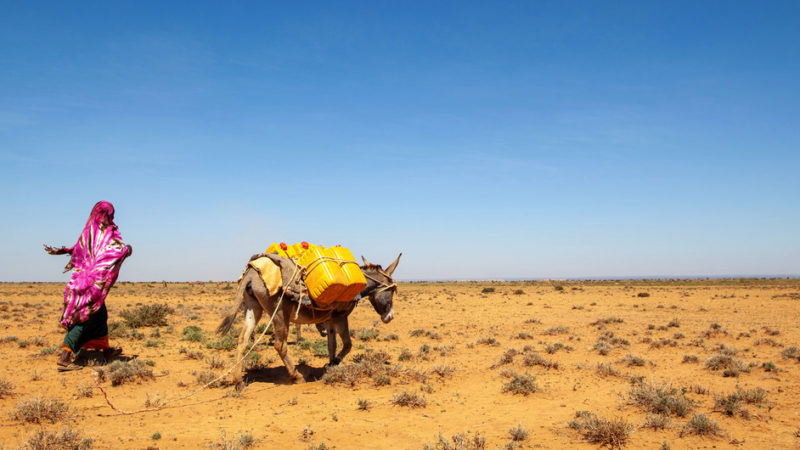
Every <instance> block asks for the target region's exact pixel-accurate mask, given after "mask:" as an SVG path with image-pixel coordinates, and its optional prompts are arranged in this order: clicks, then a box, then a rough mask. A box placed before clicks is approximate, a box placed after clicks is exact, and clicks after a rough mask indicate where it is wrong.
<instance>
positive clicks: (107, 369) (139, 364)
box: [94, 359, 155, 386]
mask: <svg viewBox="0 0 800 450" xmlns="http://www.w3.org/2000/svg"><path fill="white" fill-rule="evenodd" d="M94 370H95V372H97V376H98V377H99V378H100V381H106V380H108V381H110V382H111V385H112V386H119V385H120V384H123V383H127V382H129V381H142V380H152V379H154V378H155V375H153V371H152V370H150V368H148V367H147V364H146V363H145V362H143V361H141V360H139V359H133V360H130V361H120V360H117V361H114V362H112V363H111V364H109V365H107V366H100V367H96V368H95V369H94Z"/></svg>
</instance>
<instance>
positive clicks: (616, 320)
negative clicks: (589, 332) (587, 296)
mask: <svg viewBox="0 0 800 450" xmlns="http://www.w3.org/2000/svg"><path fill="white" fill-rule="evenodd" d="M623 322H625V321H624V320H622V319H621V318H619V317H606V318H603V319H597V320H595V321H594V322H592V323H590V324H589V325H592V326H599V325H607V324H609V323H623Z"/></svg>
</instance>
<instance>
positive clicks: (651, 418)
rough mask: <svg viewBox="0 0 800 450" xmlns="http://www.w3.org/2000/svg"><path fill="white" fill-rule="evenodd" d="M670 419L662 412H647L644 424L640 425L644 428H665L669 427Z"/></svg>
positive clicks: (657, 429)
mask: <svg viewBox="0 0 800 450" xmlns="http://www.w3.org/2000/svg"><path fill="white" fill-rule="evenodd" d="M669 425H670V420H669V416H665V415H663V414H648V415H647V417H645V420H644V424H643V425H642V426H643V427H644V428H650V429H652V430H656V431H659V430H665V429H667V428H669Z"/></svg>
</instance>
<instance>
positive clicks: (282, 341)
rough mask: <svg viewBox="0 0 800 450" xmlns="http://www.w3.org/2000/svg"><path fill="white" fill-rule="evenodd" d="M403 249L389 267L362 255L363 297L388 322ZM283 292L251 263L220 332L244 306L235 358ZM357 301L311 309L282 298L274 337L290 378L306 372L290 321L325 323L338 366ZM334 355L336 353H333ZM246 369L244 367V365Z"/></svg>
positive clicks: (236, 379) (347, 342)
mask: <svg viewBox="0 0 800 450" xmlns="http://www.w3.org/2000/svg"><path fill="white" fill-rule="evenodd" d="M401 256H403V254H402V253H400V255H399V256H398V257H397V259H395V260H394V262H393V263H392V264H390V265H389V267H387V268H386V269H382V268H381V266H379V265H377V264H372V263H370V262H369V261H367V260H366V258H364V257H363V256H362V257H361V259H362V260H363V261H364V265H363V266H361V271H362V272H363V273H364V276H365V277H366V279H367V286H366V287H365V288H364V289H363V290H362V291H361V297H366V298H368V299H369V302H370V303H371V304H372V307H373V308H374V309H375V312H377V313H378V314H379V315H380V317H381V320H382V321H383V323H389V322H390V321H391V320H392V319H393V318H394V307H393V304H392V303H393V300H394V294H395V292H396V291H397V285H396V284H395V282H394V280H393V279H392V274H393V273H394V270H395V269H396V268H397V263H399V262H400V257H401ZM280 296H281V293H280V291H279V292H277V293H276V294H275V295H273V296H270V295H269V292H268V291H267V288H266V286H264V281H263V280H262V279H261V276H260V275H259V274H258V272H257V271H256V270H255V269H253V268H252V267H249V266H248V268H247V270H246V271H245V273H244V276H243V278H242V280H241V281H240V282H239V288H238V290H237V292H236V306H235V307H234V309H233V311H231V313H230V314H229V315H228V316H226V317H225V318H224V319H223V320H222V322H221V323H220V325H219V327H218V328H217V332H218V333H220V334H222V335H224V334H225V333H227V332H228V331H229V330H230V328H231V325H233V320H234V319H235V318H236V314H237V313H238V312H239V310H240V309H241V308H242V307H244V326H243V327H242V332H241V334H239V341H238V346H237V351H236V355H237V357H236V360H237V361H239V360H241V359H242V355H243V354H244V352H245V350H246V349H247V346H248V345H249V343H250V336H251V335H252V333H253V330H254V329H255V327H256V324H258V322H259V320H261V316H262V314H263V313H264V312H266V313H267V317H271V316H272V314H273V313H274V312H275V307H276V306H277V303H278V300H279V299H280ZM357 304H358V302H357V301H355V300H354V301H352V302H349V303H342V304H334V305H335V306H334V308H333V309H330V310H319V309H312V308H309V307H308V306H305V305H300V304H298V303H296V302H292V301H288V300H286V299H284V301H282V302H281V305H280V309H279V310H278V312H277V313H275V319H274V320H273V322H272V326H273V329H274V333H273V337H274V342H273V345H274V346H275V350H276V351H277V352H278V356H280V357H281V360H283V365H284V366H286V370H287V371H288V372H289V378H290V380H291V381H292V382H302V381H304V380H303V376H302V375H300V374H299V373H298V372H297V370H296V368H295V366H294V363H293V362H292V359H291V358H290V357H289V352H288V350H289V349H288V346H287V339H288V336H289V323H290V322H293V323H296V324H323V325H324V327H325V329H326V331H327V334H328V357H329V364H330V365H331V366H335V365H337V364H339V363H340V362H341V361H342V359H344V357H345V356H347V354H348V353H349V352H350V349H351V348H352V344H351V342H350V328H349V326H348V323H347V316H349V315H350V313H351V312H353V309H354V308H355V306H356V305H357ZM298 307H299V308H300V311H297V308H298ZM337 334H338V335H339V338H341V340H342V350H341V351H340V352H339V354H338V355H337V354H336V335H337ZM334 355H335V356H334ZM243 369H244V368H243ZM233 381H234V383H236V384H240V383H241V382H242V378H241V372H240V373H239V375H237V376H234V380H233Z"/></svg>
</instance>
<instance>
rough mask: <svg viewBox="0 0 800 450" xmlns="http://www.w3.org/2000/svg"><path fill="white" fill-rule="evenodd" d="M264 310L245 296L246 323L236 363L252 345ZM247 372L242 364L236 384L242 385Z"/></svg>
mask: <svg viewBox="0 0 800 450" xmlns="http://www.w3.org/2000/svg"><path fill="white" fill-rule="evenodd" d="M262 312H263V309H262V308H261V305H260V304H259V303H258V301H256V299H254V298H253V297H252V296H250V295H245V299H244V323H243V324H242V332H241V333H240V334H239V345H238V346H237V348H236V361H237V362H239V361H241V359H242V357H243V356H244V352H245V351H247V348H248V347H249V345H250V336H251V335H252V334H253V330H255V328H256V324H257V323H258V321H259V320H261V314H262ZM244 371H245V366H244V362H242V367H241V370H240V371H239V372H238V373H239V377H235V378H234V381H235V382H236V384H238V383H240V382H241V381H242V380H241V374H242V373H243V372H244Z"/></svg>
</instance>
